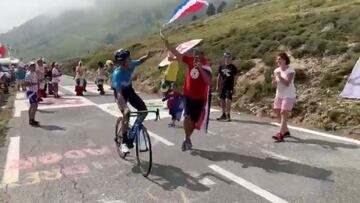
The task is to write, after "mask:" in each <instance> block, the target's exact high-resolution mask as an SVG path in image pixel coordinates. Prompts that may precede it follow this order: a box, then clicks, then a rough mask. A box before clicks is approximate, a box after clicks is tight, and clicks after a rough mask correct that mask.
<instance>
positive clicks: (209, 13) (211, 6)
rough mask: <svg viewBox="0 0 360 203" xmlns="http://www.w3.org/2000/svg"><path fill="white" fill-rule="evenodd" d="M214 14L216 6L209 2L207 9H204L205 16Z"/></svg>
mask: <svg viewBox="0 0 360 203" xmlns="http://www.w3.org/2000/svg"><path fill="white" fill-rule="evenodd" d="M215 14H216V8H215V6H214V4H212V3H210V4H209V6H208V9H207V11H206V15H207V16H212V15H215Z"/></svg>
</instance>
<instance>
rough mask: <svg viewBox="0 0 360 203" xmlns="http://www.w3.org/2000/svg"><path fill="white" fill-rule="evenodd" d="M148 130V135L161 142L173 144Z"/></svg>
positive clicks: (168, 144)
mask: <svg viewBox="0 0 360 203" xmlns="http://www.w3.org/2000/svg"><path fill="white" fill-rule="evenodd" d="M148 132H149V135H150V136H151V137H153V138H155V139H157V140H159V141H160V142H162V143H163V144H165V145H167V146H174V145H175V144H174V143H172V142H170V141H168V140H167V139H165V138H163V137H160V136H159V135H157V134H155V133H153V132H150V131H148Z"/></svg>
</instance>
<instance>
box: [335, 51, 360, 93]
mask: <svg viewBox="0 0 360 203" xmlns="http://www.w3.org/2000/svg"><path fill="white" fill-rule="evenodd" d="M340 96H341V97H343V98H348V99H360V58H359V60H358V61H357V62H356V64H355V66H354V69H353V71H352V73H351V75H350V77H349V79H348V81H347V83H346V85H345V88H344V90H343V91H342V93H341V94H340Z"/></svg>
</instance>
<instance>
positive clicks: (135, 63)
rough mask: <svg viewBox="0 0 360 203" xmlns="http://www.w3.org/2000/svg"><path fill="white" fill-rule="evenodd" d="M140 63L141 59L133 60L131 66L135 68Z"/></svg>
mask: <svg viewBox="0 0 360 203" xmlns="http://www.w3.org/2000/svg"><path fill="white" fill-rule="evenodd" d="M140 64H141V61H140V60H133V61H131V68H132V69H133V70H134V69H135V68H136V67H137V66H139V65H140Z"/></svg>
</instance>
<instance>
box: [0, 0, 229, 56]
mask: <svg viewBox="0 0 360 203" xmlns="http://www.w3.org/2000/svg"><path fill="white" fill-rule="evenodd" d="M223 1H225V2H227V7H229V6H230V5H233V4H234V0H210V2H213V3H214V5H215V6H216V7H218V6H219V5H220V4H221V2H223ZM177 3H179V1H163V0H151V1H148V0H139V1H136V2H134V1H131V0H121V1H119V0H97V3H96V6H94V7H91V8H88V9H81V10H80V9H78V10H75V9H74V10H69V11H66V12H64V13H61V14H57V15H42V16H38V17H36V18H34V19H31V20H30V21H28V22H26V23H25V24H23V25H21V26H19V27H18V28H15V29H13V30H11V31H9V32H8V33H5V34H2V35H0V42H1V43H3V44H10V45H11V47H12V48H13V49H14V50H15V51H14V52H15V53H14V54H15V55H16V56H18V57H19V56H22V57H25V58H26V59H29V60H30V59H32V58H33V57H39V56H43V57H45V58H48V59H53V60H60V59H68V58H74V57H80V56H83V55H85V54H89V53H92V52H95V51H96V50H98V49H105V48H107V47H110V48H111V47H112V45H114V44H119V43H122V42H125V41H127V40H129V39H134V38H141V37H145V36H146V35H149V34H151V33H153V32H155V31H157V30H158V25H159V24H162V23H165V22H166V21H167V20H168V19H169V18H170V16H171V13H172V11H173V9H174V7H175V5H176V4H177ZM205 14H206V9H203V10H202V11H201V12H199V13H198V14H196V15H197V16H196V18H200V17H202V16H204V15H205ZM192 18H193V16H190V17H188V18H185V19H184V20H182V21H181V22H180V23H184V22H187V21H191V20H192Z"/></svg>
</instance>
